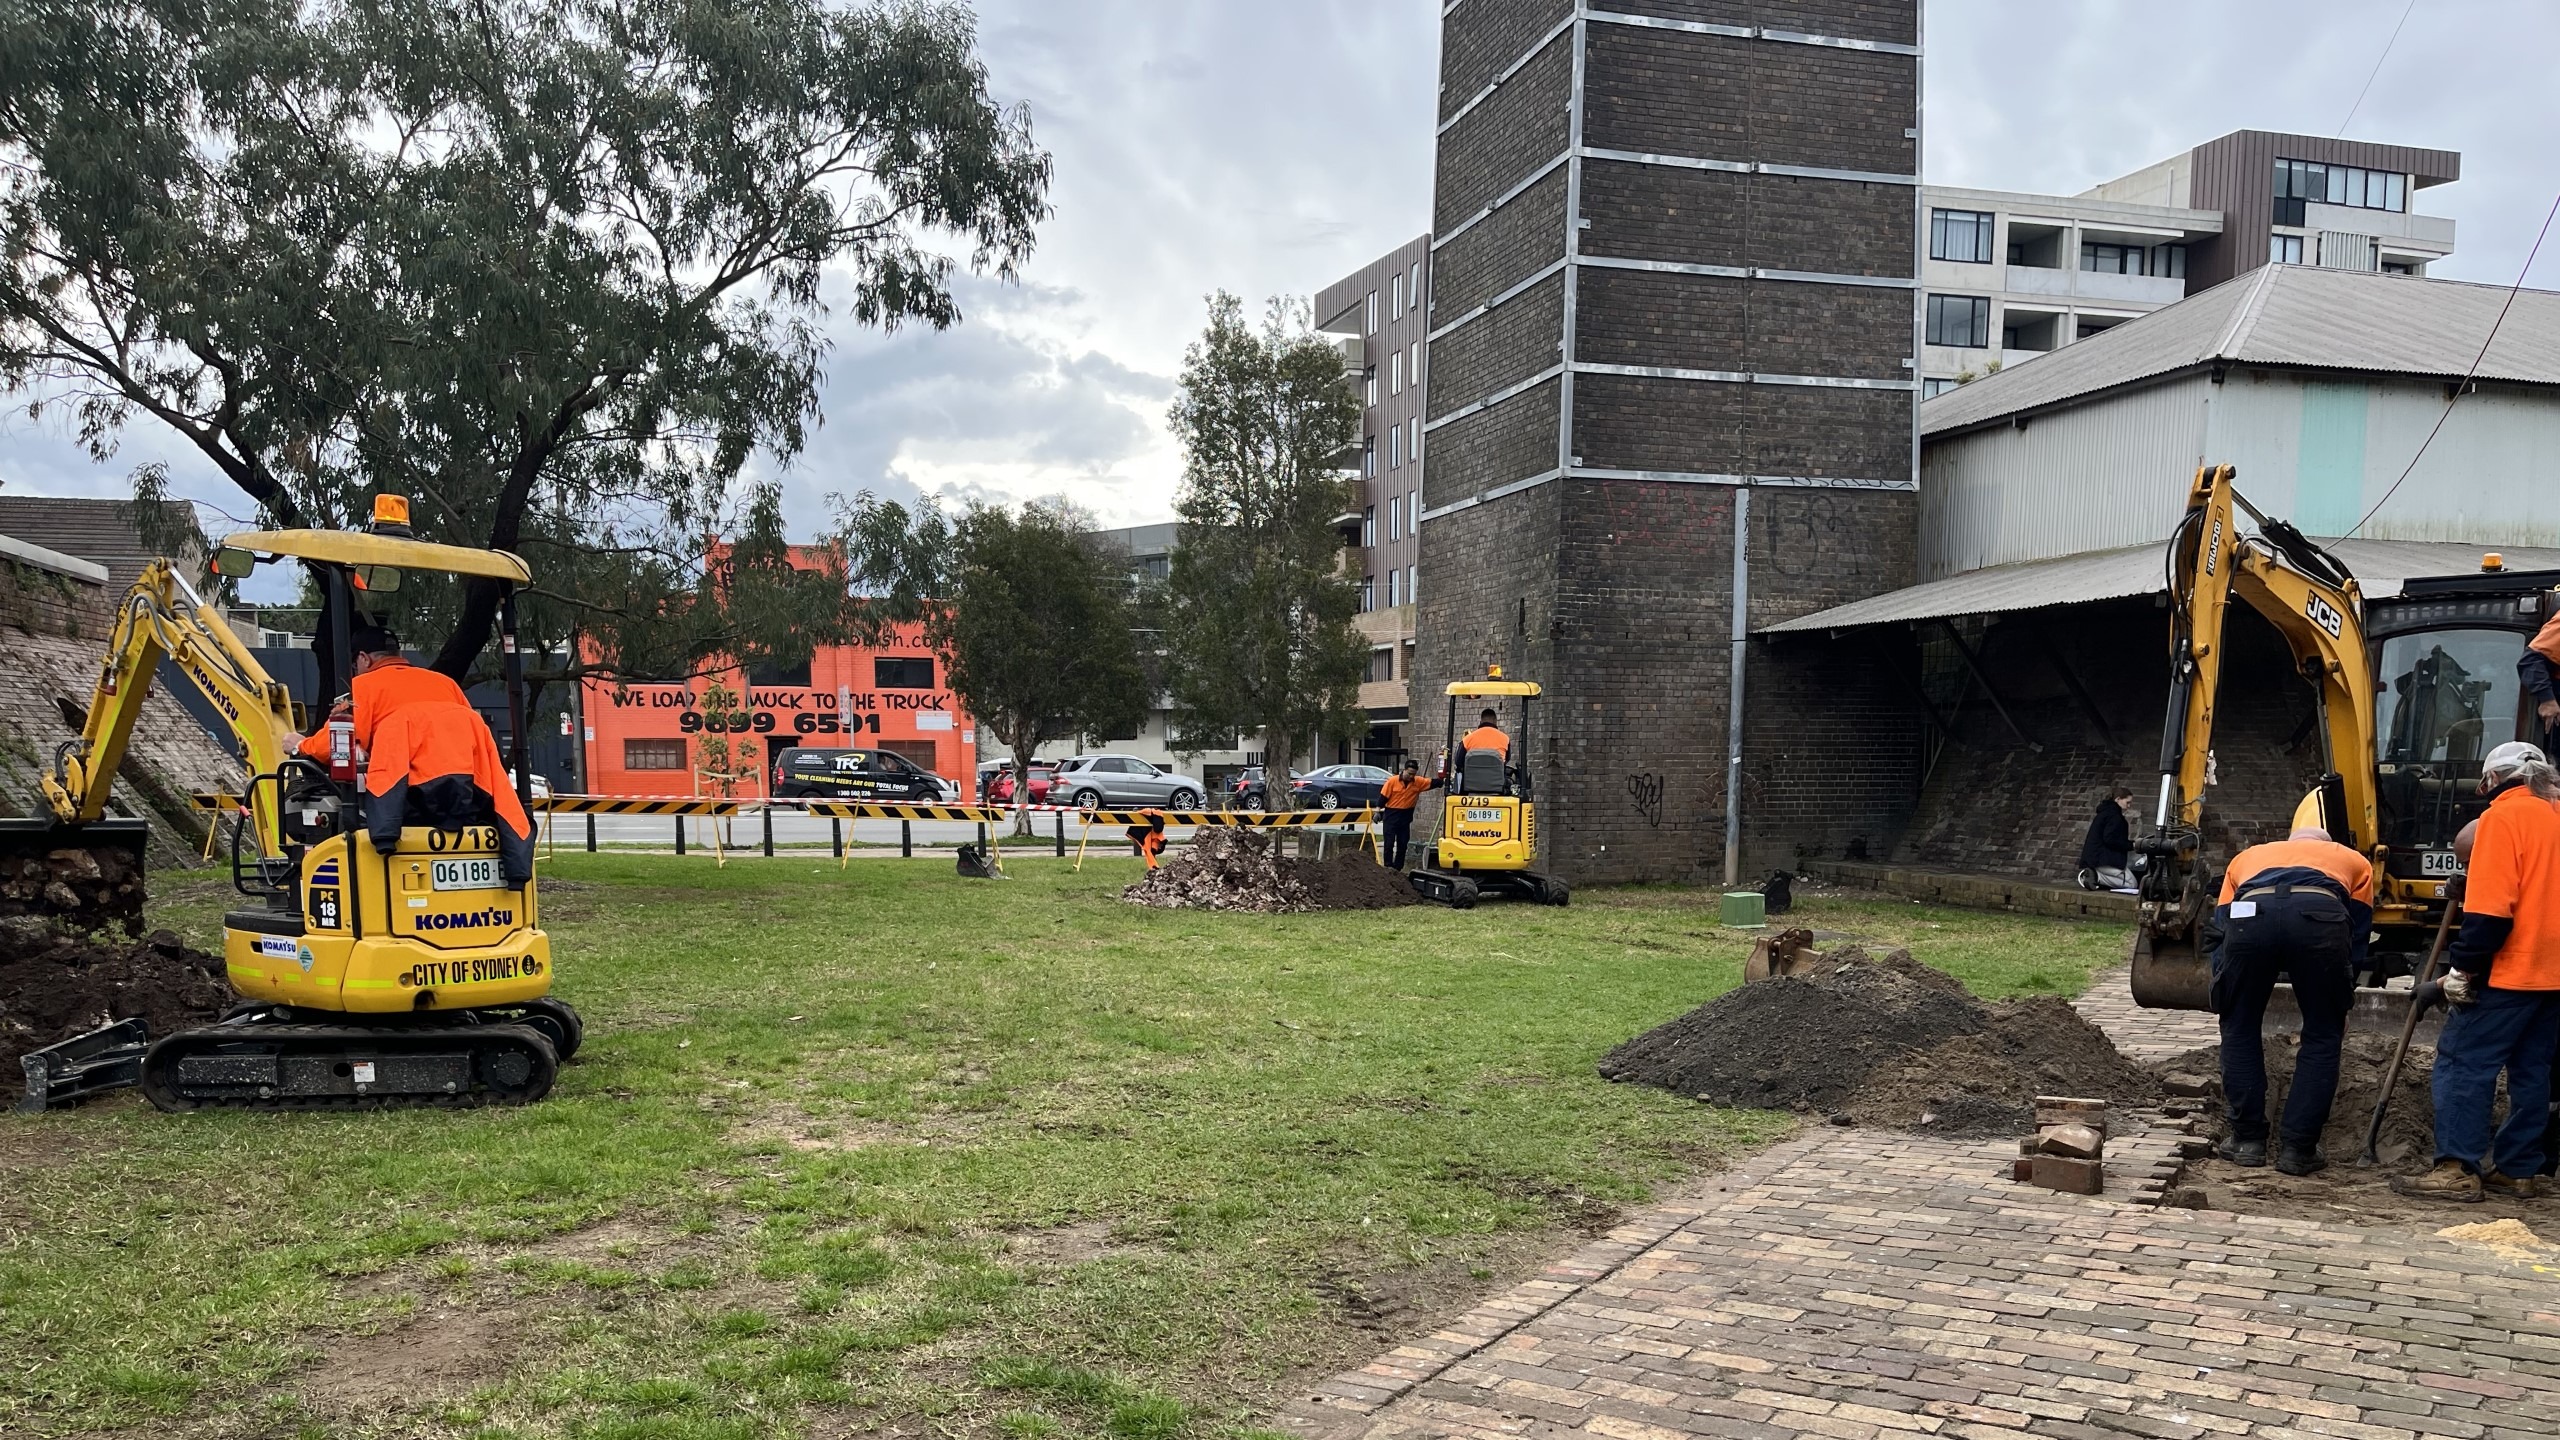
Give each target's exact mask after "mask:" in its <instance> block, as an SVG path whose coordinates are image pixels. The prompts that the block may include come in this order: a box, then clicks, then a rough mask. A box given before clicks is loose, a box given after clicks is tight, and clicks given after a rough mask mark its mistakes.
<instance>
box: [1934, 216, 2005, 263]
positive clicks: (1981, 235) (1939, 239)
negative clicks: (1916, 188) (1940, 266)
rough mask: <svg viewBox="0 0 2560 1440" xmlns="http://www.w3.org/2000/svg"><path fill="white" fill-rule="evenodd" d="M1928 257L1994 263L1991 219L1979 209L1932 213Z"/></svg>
mask: <svg viewBox="0 0 2560 1440" xmlns="http://www.w3.org/2000/svg"><path fill="white" fill-rule="evenodd" d="M1929 258H1930V259H1932V260H1961V261H1963V262H1964V263H1966V264H1968V265H1988V264H1990V263H1991V217H1990V216H1989V215H1987V214H1985V213H1983V212H1982V211H1979V210H1932V211H1930V212H1929Z"/></svg>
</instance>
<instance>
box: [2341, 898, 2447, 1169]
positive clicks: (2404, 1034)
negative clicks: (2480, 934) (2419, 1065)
mask: <svg viewBox="0 0 2560 1440" xmlns="http://www.w3.org/2000/svg"><path fill="white" fill-rule="evenodd" d="M2461 908H2462V902H2460V901H2459V900H2455V899H2452V898H2451V897H2447V898H2446V900H2445V906H2444V916H2443V918H2442V919H2439V920H2438V921H2436V938H2435V943H2434V944H2431V945H2429V946H2428V947H2427V963H2426V965H2425V966H2424V967H2422V968H2421V969H2420V970H2419V971H2418V983H2416V984H2415V985H2412V986H2410V987H2409V1015H2408V1018H2407V1019H2405V1020H2402V1021H2401V1022H2400V1044H2399V1047H2398V1048H2397V1049H2395V1050H2393V1051H2392V1052H2391V1064H2390V1066H2389V1067H2388V1068H2386V1069H2384V1071H2383V1072H2382V1093H2381V1094H2379V1095H2376V1096H2374V1097H2373V1123H2372V1124H2370V1125H2367V1126H2366V1127H2365V1130H2364V1153H2363V1154H2361V1155H2359V1156H2357V1157H2356V1164H2357V1165H2359V1166H2361V1167H2364V1168H2366V1169H2371V1168H2372V1167H2373V1166H2376V1165H2379V1164H2381V1163H2382V1154H2381V1151H2380V1150H2379V1149H2378V1148H2377V1147H2378V1146H2379V1145H2380V1144H2381V1143H2382V1117H2383V1115H2384V1113H2385V1112H2387V1111H2389V1110H2390V1108H2391V1092H2392V1090H2393V1089H2394V1088H2395V1087H2397V1086H2398V1085H2399V1083H2400V1062H2401V1061H2403V1060H2406V1059H2408V1058H2409V1040H2410V1038H2411V1037H2412V1036H2414V1035H2416V1034H2417V1033H2418V1021H2419V1019H2420V1018H2421V1017H2423V1016H2424V1015H2425V1014H2426V1013H2427V1002H2428V1000H2429V999H2430V998H2431V997H2429V996H2428V994H2427V985H2428V984H2429V982H2431V981H2433V980H2434V979H2435V978H2436V962H2437V961H2439V960H2442V959H2443V958H2444V941H2445V936H2446V935H2448V934H2450V933H2451V932H2452V930H2453V912H2454V911H2456V910H2459V909H2461Z"/></svg>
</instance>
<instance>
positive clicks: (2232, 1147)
mask: <svg viewBox="0 0 2560 1440" xmlns="http://www.w3.org/2000/svg"><path fill="white" fill-rule="evenodd" d="M2213 1153H2214V1154H2216V1155H2219V1156H2221V1157H2222V1158H2223V1159H2225V1160H2228V1161H2230V1162H2231V1163H2232V1164H2234V1165H2239V1166H2243V1167H2246V1168H2248V1169H2251V1170H2255V1169H2257V1168H2258V1167H2259V1166H2261V1165H2264V1164H2266V1163H2267V1142H2266V1141H2264V1140H2243V1139H2241V1138H2240V1137H2239V1136H2237V1135H2234V1136H2232V1137H2231V1138H2230V1139H2228V1140H2225V1141H2223V1142H2222V1143H2221V1144H2219V1145H2216V1146H2214V1147H2213Z"/></svg>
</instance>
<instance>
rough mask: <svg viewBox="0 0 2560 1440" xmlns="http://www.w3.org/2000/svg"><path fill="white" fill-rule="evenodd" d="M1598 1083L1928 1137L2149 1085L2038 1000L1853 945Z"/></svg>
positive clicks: (2135, 1101) (1644, 1038)
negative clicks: (1970, 986) (2061, 1100)
mask: <svg viewBox="0 0 2560 1440" xmlns="http://www.w3.org/2000/svg"><path fill="white" fill-rule="evenodd" d="M1600 1074H1601V1076H1602V1077H1603V1078H1604V1079H1609V1080H1617V1081H1624V1082H1627V1083H1631V1084H1639V1085H1657V1086H1660V1087H1662V1088H1664V1089H1667V1090H1672V1091H1676V1092H1678V1093H1680V1094H1683V1095H1689V1096H1693V1097H1695V1098H1697V1099H1699V1100H1704V1101H1708V1102H1710V1103H1713V1104H1719V1105H1736V1106H1743V1107H1746V1108H1750V1109H1759V1110H1796V1111H1803V1112H1809V1113H1813V1114H1819V1115H1825V1116H1828V1117H1829V1118H1830V1119H1832V1120H1833V1121H1834V1122H1836V1123H1840V1124H1859V1125H1876V1126H1885V1127H1890V1128H1896V1129H1911V1130H1920V1131H1924V1132H1926V1133H1929V1134H1937V1135H2014V1134H2016V1133H2018V1132H2019V1131H2020V1130H2022V1129H2025V1128H2027V1127H2028V1126H2029V1125H2030V1124H2031V1123H2032V1121H2033V1120H2034V1116H2035V1105H2034V1100H2035V1097H2036V1096H2038V1095H2051V1094H2066V1095H2087V1096H2093V1097H2098V1098H2103V1099H2108V1100H2113V1101H2116V1102H2118V1103H2121V1104H2126V1105H2140V1104H2145V1103H2149V1102H2151V1101H2153V1100H2156V1099H2157V1098H2158V1097H2159V1094H2160V1082H2159V1081H2158V1080H2157V1079H2155V1078H2154V1077H2153V1076H2151V1075H2150V1074H2149V1073H2147V1072H2145V1071H2144V1070H2142V1069H2141V1068H2140V1067H2138V1066H2136V1065H2135V1064H2134V1063H2133V1062H2132V1061H2130V1060H2127V1059H2126V1058H2125V1057H2124V1056H2123V1055H2122V1054H2120V1053H2119V1052H2118V1051H2117V1050H2116V1047H2115V1045H2114V1044H2113V1042H2111V1041H2109V1040H2108V1039H2107V1037H2106V1034H2105V1032H2103V1031H2101V1030H2099V1029H2098V1028H2097V1027H2096V1026H2094V1025H2092V1024H2090V1023H2089V1022H2088V1021H2087V1020H2086V1019H2083V1018H2082V1017H2081V1015H2080V1013H2079V1012H2078V1011H2076V1010H2074V1009H2072V1008H2071V1006H2070V1005H2069V1004H2068V1003H2067V1002H2065V1001H2063V1000H2061V999H2058V998H2055V997H2053V996H2036V997H2032V998H2029V999H2024V1000H2004V1001H2001V1002H2000V1003H1998V1004H1996V1005H1986V1004H1984V1003H1983V1002H1981V1001H1980V1000H1977V999H1975V998H1974V997H1973V996H1972V995H1971V994H1970V993H1969V992H1967V991H1966V990H1965V988H1964V985H1963V983H1962V982H1960V981H1958V980H1957V979H1956V978H1955V977H1953V976H1951V975H1948V974H1946V973H1945V972H1944V971H1940V970H1936V969H1932V968H1931V967H1929V966H1927V965H1923V964H1921V963H1920V962H1918V961H1916V960H1914V959H1912V958H1911V956H1910V954H1909V953H1908V952H1906V951H1901V950H1894V951H1888V952H1887V953H1885V954H1884V955H1882V956H1869V955H1868V954H1867V953H1866V952H1865V951H1863V950H1861V949H1859V948H1857V947H1856V946H1843V947H1841V948H1840V949H1837V950H1834V951H1831V952H1829V953H1827V954H1822V955H1818V956H1806V957H1802V959H1801V961H1800V963H1797V964H1795V965H1794V966H1793V967H1792V968H1789V969H1788V970H1787V973H1783V974H1775V975H1773V976H1772V978H1769V979H1767V980H1764V981H1759V982H1757V983H1753V984H1747V985H1744V986H1741V987H1740V988H1738V989H1734V990H1730V991H1727V992H1726V993H1724V994H1723V995H1720V996H1718V997H1717V998H1715V999H1714V1000H1711V1001H1709V1002H1707V1003H1706V1004H1704V1005H1701V1006H1699V1007H1698V1008H1697V1009H1695V1010H1692V1011H1690V1012H1689V1013H1688V1014H1686V1015H1683V1016H1681V1017H1679V1018H1678V1019H1676V1020H1672V1021H1670V1022H1669V1023H1667V1024H1664V1025H1661V1026H1658V1027H1656V1028H1655V1029H1653V1030H1650V1031H1647V1032H1646V1033H1644V1034H1642V1035H1639V1036H1637V1037H1636V1038H1634V1039H1632V1040H1629V1041H1627V1042H1626V1043H1625V1044H1623V1045H1620V1046H1619V1047H1618V1048H1617V1049H1615V1050H1612V1051H1610V1052H1609V1054H1608V1055H1607V1056H1606V1057H1605V1058H1604V1059H1602V1060H1601V1062H1600Z"/></svg>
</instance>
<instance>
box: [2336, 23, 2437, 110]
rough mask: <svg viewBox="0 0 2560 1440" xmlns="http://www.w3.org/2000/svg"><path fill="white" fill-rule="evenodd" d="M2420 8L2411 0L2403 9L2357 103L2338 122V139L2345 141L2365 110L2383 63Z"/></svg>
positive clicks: (2365, 82)
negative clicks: (2361, 112)
mask: <svg viewBox="0 0 2560 1440" xmlns="http://www.w3.org/2000/svg"><path fill="white" fill-rule="evenodd" d="M2417 8H2418V0H2409V3H2408V4H2407V5H2405V6H2403V7H2402V8H2401V11H2400V24H2398V25H2394V26H2392V27H2391V38H2390V39H2388V40H2385V41H2383V42H2382V53H2381V54H2380V55H2377V56H2375V57H2374V61H2373V73H2372V74H2370V75H2367V76H2365V77H2364V88H2363V89H2362V90H2359V91H2357V92H2356V103H2354V104H2353V105H2350V106H2348V107H2347V118H2346V119H2344V120H2341V121H2339V122H2338V138H2340V139H2344V138H2346V134H2347V127H2348V126H2349V125H2352V124H2354V123H2355V119H2356V112H2357V111H2358V110H2361V109H2363V108H2364V97H2365V96H2367V95H2369V94H2371V93H2373V82H2374V80H2375V78H2376V77H2378V76H2379V75H2381V74H2382V62H2383V61H2385V60H2388V59H2390V58H2391V47H2392V46H2394V45H2397V44H2399V43H2400V31H2401V28H2402V27H2403V26H2405V25H2407V24H2408V23H2409V14H2410V12H2411V11H2414V10H2416V9H2417Z"/></svg>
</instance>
